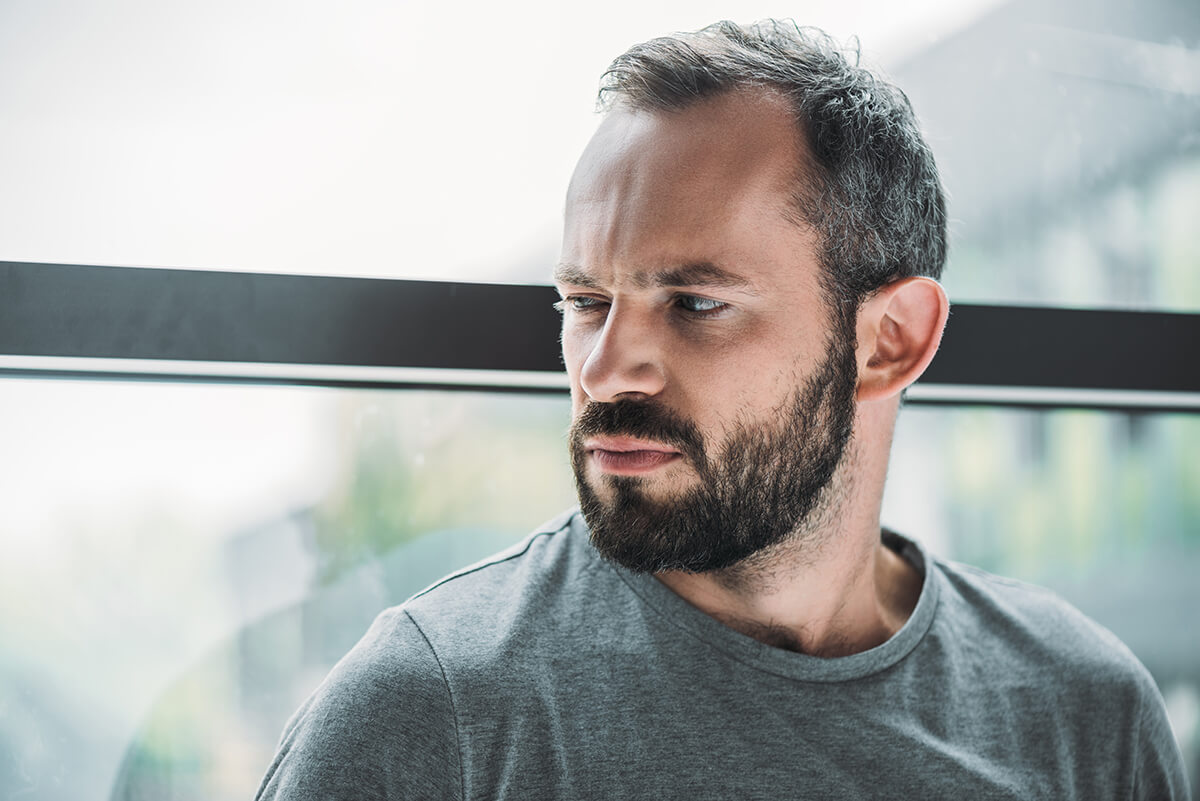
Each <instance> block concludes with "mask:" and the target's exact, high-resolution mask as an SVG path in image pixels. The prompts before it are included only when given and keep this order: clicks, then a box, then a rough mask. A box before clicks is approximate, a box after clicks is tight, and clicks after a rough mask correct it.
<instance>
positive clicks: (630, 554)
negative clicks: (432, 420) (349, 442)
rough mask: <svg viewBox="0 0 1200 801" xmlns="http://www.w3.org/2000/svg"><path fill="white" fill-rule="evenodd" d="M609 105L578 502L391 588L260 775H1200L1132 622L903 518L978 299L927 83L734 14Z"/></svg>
mask: <svg viewBox="0 0 1200 801" xmlns="http://www.w3.org/2000/svg"><path fill="white" fill-rule="evenodd" d="M601 97H602V101H603V103H604V106H605V108H606V109H607V115H606V117H605V119H604V121H603V123H602V124H601V126H600V128H599V130H598V131H597V133H596V135H595V136H594V137H593V139H592V141H591V143H590V144H589V145H588V147H587V149H586V151H585V152H584V154H583V157H582V159H581V160H580V163H579V166H578V167H577V169H576V172H575V174H574V177H573V178H572V181H571V185H570V188H569V191H568V198H567V206H566V224H565V231H564V242H563V255H562V261H561V263H560V264H559V266H558V267H557V270H556V274H555V280H556V283H557V285H558V288H559V290H560V293H561V295H562V298H563V299H562V302H561V303H560V307H561V310H562V312H563V329H562V345H563V356H564V360H565V362H566V365H567V372H568V374H569V377H570V383H571V397H572V410H573V423H572V427H571V434H570V449H571V456H572V463H573V466H574V470H575V476H576V482H577V486H578V490H579V497H580V502H581V510H582V512H581V513H579V512H576V513H568V514H566V515H564V516H562V517H560V518H558V519H557V520H555V521H552V522H551V523H549V524H547V525H546V526H545V527H543V528H542V529H541V530H539V531H538V532H536V533H535V534H533V535H532V536H531V537H530V538H529V539H527V540H525V541H524V542H522V543H521V544H519V545H518V546H516V547H514V548H513V549H511V550H509V551H508V552H506V553H503V554H500V555H498V556H497V557H495V558H493V559H491V560H488V561H486V562H484V563H482V564H479V565H475V566H474V567H471V568H468V569H466V570H464V571H462V572H460V573H458V574H455V575H454V576H451V577H449V578H447V579H445V580H443V581H442V582H439V583H438V584H436V585H434V586H433V587H432V588H430V589H428V590H426V591H425V592H423V593H421V594H419V595H418V596H416V597H415V598H413V599H411V600H410V601H408V602H407V603H405V604H404V605H402V606H400V607H398V608H396V609H393V610H389V611H387V612H385V613H384V614H383V615H381V616H380V618H379V619H378V620H377V621H376V623H375V625H374V626H373V627H372V629H371V631H370V632H368V634H367V635H366V637H365V638H364V639H363V640H362V642H361V643H360V644H359V645H358V646H357V647H356V648H355V649H354V651H352V652H351V653H350V654H349V655H348V656H347V657H346V658H345V659H344V660H343V661H342V662H341V663H340V664H339V665H338V667H337V668H336V669H335V670H334V671H333V673H332V674H331V675H330V677H329V678H328V679H327V681H326V682H325V683H324V684H323V685H322V687H321V688H320V689H318V691H317V692H316V693H315V694H314V696H313V697H312V698H311V699H310V700H309V701H308V702H307V703H306V704H305V706H304V707H302V708H301V710H300V711H299V712H298V713H297V714H296V716H295V717H294V718H293V720H292V721H291V722H290V723H289V725H288V728H287V730H286V732H285V734H284V738H283V741H282V743H281V746H280V751H279V754H278V755H277V757H276V760H275V762H274V764H273V765H272V766H271V768H270V771H269V772H268V774H267V776H266V778H265V779H264V782H263V786H262V789H261V791H260V794H259V797H260V798H264V799H265V798H288V799H325V798H339V799H342V798H364V799H365V798H372V799H374V798H379V799H383V798H388V799H392V798H413V799H417V798H421V799H428V798H456V799H457V798H463V799H500V798H503V799H538V798H563V799H593V798H594V799H611V798H654V799H659V798H686V799H691V798H713V799H727V798H738V799H780V798H839V799H841V798H906V799H907V798H959V797H966V798H986V799H992V798H1011V799H1019V798H1022V799H1023V798H1054V799H1067V798H1078V799H1089V801H1092V800H1094V799H1102V798H1145V799H1151V798H1153V799H1162V798H1184V797H1186V794H1187V789H1186V787H1185V786H1184V778H1183V772H1182V767H1181V760H1180V757H1179V753H1178V750H1177V748H1176V746H1175V743H1174V740H1173V738H1172V735H1171V732H1170V729H1169V727H1168V723H1167V719H1166V715H1165V712H1164V708H1163V703H1162V700H1161V698H1160V696H1159V695H1158V692H1157V690H1156V689H1155V687H1154V683H1153V681H1152V680H1151V678H1150V677H1149V675H1148V674H1147V672H1146V671H1145V669H1144V668H1143V667H1142V666H1141V665H1140V664H1139V663H1138V662H1137V661H1136V659H1134V657H1133V656H1132V655H1131V654H1130V653H1129V652H1128V651H1127V650H1126V649H1125V648H1124V647H1123V646H1122V645H1121V644H1120V643H1118V642H1117V641H1116V640H1115V639H1114V638H1113V637H1112V636H1111V635H1110V634H1108V633H1107V632H1105V631H1104V630H1102V629H1100V628H1099V627H1098V626H1096V625H1095V624H1094V623H1092V622H1090V621H1089V620H1087V619H1086V618H1084V617H1083V616H1082V615H1080V614H1079V613H1078V612H1076V611H1074V610H1073V609H1071V608H1069V607H1068V606H1066V605H1065V604H1064V603H1062V602H1061V601H1059V600H1057V599H1056V598H1055V597H1053V596H1052V595H1050V594H1049V593H1046V592H1044V591H1042V590H1039V589H1036V588H1033V587H1028V586H1025V585H1021V584H1018V583H1015V582H1011V581H1006V580H1003V579H998V578H995V577H991V576H988V575H986V574H983V573H981V572H978V571H975V570H972V569H970V568H967V567H963V566H960V565H952V564H948V563H944V562H942V561H940V560H938V559H937V558H935V557H933V556H931V555H930V554H928V553H926V552H925V551H924V550H923V549H922V548H921V547H920V546H919V545H917V544H916V543H914V542H911V541H908V540H906V539H904V538H902V537H900V536H899V535H897V534H894V533H891V532H889V531H886V530H881V527H880V521H879V511H880V503H881V498H882V494H883V486H884V478H885V473H886V468H887V460H888V450H889V447H890V441H891V436H892V430H893V426H894V423H895V418H896V414H897V411H898V408H899V403H900V396H901V393H902V392H903V390H904V389H905V387H907V386H908V385H909V384H911V383H912V382H913V381H914V380H916V378H917V377H918V376H919V375H920V374H921V372H922V371H923V370H924V369H925V367H926V365H928V364H929V362H930V360H931V359H932V358H933V355H934V352H935V350H936V349H937V346H938V342H939V340H940V337H941V332H942V327H943V324H944V323H945V320H946V315H947V308H948V306H947V301H946V296H945V294H944V292H943V291H942V289H941V287H940V286H939V285H938V283H937V282H936V279H937V277H938V276H939V274H940V271H941V268H942V263H943V261H944V254H945V212H944V205H943V201H942V193H941V189H940V186H939V182H938V178H937V173H936V170H935V167H934V164H933V159H932V156H931V155H930V152H929V150H928V148H927V147H926V145H925V143H924V142H923V141H922V139H921V137H920V135H919V133H918V130H917V127H916V123H915V121H914V119H913V116H912V113H911V111H910V109H909V106H908V103H907V100H906V99H905V98H904V96H903V94H901V93H900V92H899V91H898V90H897V89H895V88H894V87H892V86H890V85H888V84H887V83H884V82H882V81H880V80H879V79H877V78H875V77H873V76H872V75H871V74H870V73H868V72H866V71H865V70H863V69H860V68H858V67H856V66H854V65H852V64H849V63H847V61H846V60H845V59H844V58H843V56H842V55H841V54H840V53H839V52H838V51H837V49H836V48H835V47H834V46H833V45H832V43H831V42H830V41H829V40H827V39H826V38H825V37H824V36H823V35H821V34H819V33H815V32H812V31H799V30H797V29H796V28H795V27H794V26H788V25H784V24H777V23H765V24H759V25H756V26H750V27H746V28H742V27H738V26H735V25H732V24H730V23H721V24H718V25H716V26H713V27H711V28H708V29H705V30H703V31H700V32H698V33H696V34H690V35H679V36H675V37H672V38H668V39H660V40H655V41H652V42H648V43H646V44H644V45H639V46H636V47H634V48H633V49H631V50H630V51H629V52H628V53H626V54H625V55H623V56H621V57H620V58H618V59H617V60H616V62H614V64H613V65H612V67H611V68H610V70H609V71H608V73H607V74H606V76H605V83H604V88H603V89H602V91H601Z"/></svg>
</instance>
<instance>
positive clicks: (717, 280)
mask: <svg viewBox="0 0 1200 801" xmlns="http://www.w3.org/2000/svg"><path fill="white" fill-rule="evenodd" d="M554 280H555V282H557V283H560V284H570V285H572V286H581V287H584V288H585V289H600V284H599V283H598V282H597V281H596V279H595V278H594V277H592V275H591V274H590V273H588V272H587V271H586V270H584V269H583V268H582V267H579V266H577V265H574V264H559V265H558V266H557V267H555V268H554ZM635 285H636V286H637V287H638V288H639V289H649V288H650V287H693V286H694V287H721V288H724V289H740V290H742V291H744V292H750V293H755V290H754V285H753V284H751V283H750V281H748V280H747V279H745V278H743V277H742V276H740V275H737V274H735V273H731V272H729V271H728V270H726V269H724V268H722V267H718V266H717V265H715V264H713V263H712V262H707V261H701V262H695V263H693V264H684V265H681V266H679V267H670V268H668V269H665V270H657V271H655V272H652V273H648V274H646V275H639V276H638V277H637V278H636V279H635ZM755 294H757V293H755Z"/></svg>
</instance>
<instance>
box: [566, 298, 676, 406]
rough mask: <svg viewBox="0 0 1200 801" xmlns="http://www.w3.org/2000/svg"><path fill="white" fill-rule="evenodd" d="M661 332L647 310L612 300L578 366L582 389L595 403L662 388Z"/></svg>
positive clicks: (644, 394) (650, 393)
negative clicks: (640, 309) (589, 350)
mask: <svg viewBox="0 0 1200 801" xmlns="http://www.w3.org/2000/svg"><path fill="white" fill-rule="evenodd" d="M661 334H662V332H661V330H660V328H659V326H657V325H656V324H655V321H654V320H653V319H652V315H651V314H650V313H649V312H642V311H636V310H634V309H632V308H628V307H626V308H622V307H621V306H620V304H619V303H615V304H613V306H612V308H610V309H609V313H608V317H607V318H606V319H605V321H604V328H603V330H602V331H601V332H600V334H599V336H598V337H597V338H596V339H595V340H594V342H593V345H592V349H591V352H590V353H589V354H588V356H587V358H586V359H585V360H584V363H583V367H582V369H581V370H580V373H579V383H580V386H581V387H582V388H583V391H584V392H585V393H586V394H587V396H588V397H589V398H591V399H592V400H594V401H596V402H598V403H612V402H613V401H617V400H636V399H639V398H648V397H652V396H654V395H657V394H658V393H660V392H662V390H663V388H664V386H665V385H666V370H665V365H664V364H663V353H662V345H661V342H660V338H661Z"/></svg>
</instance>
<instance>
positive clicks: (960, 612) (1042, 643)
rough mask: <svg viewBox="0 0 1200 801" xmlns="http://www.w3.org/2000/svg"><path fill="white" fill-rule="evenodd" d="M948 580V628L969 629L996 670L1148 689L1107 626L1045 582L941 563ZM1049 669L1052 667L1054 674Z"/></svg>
mask: <svg viewBox="0 0 1200 801" xmlns="http://www.w3.org/2000/svg"><path fill="white" fill-rule="evenodd" d="M936 564H937V569H938V570H939V571H940V572H941V574H942V576H943V577H944V578H945V579H946V581H945V585H944V588H943V591H942V598H941V602H940V604H939V606H940V607H941V617H942V618H943V620H942V621H941V622H942V625H943V627H948V628H949V629H951V630H952V631H955V633H956V634H965V633H969V634H970V635H971V637H972V639H973V640H974V644H973V647H976V648H978V649H980V650H981V651H982V652H983V653H985V654H986V655H987V658H988V659H989V660H991V661H992V663H993V664H994V666H995V668H996V669H998V670H1000V669H1005V668H1007V669H1008V670H1011V671H1013V674H1012V675H1013V677H1014V679H1019V678H1021V677H1023V676H1025V675H1026V674H1028V675H1036V676H1038V677H1040V681H1041V682H1045V681H1047V680H1053V679H1056V678H1057V679H1061V680H1063V681H1070V682H1077V681H1079V680H1080V679H1084V680H1086V681H1087V682H1089V683H1092V684H1093V685H1106V686H1108V687H1113V686H1116V685H1120V686H1123V687H1125V688H1127V689H1131V690H1134V691H1139V692H1140V691H1143V690H1146V689H1149V688H1150V687H1152V686H1153V680H1152V679H1151V678H1150V675H1149V673H1148V672H1147V671H1146V669H1145V667H1144V666H1143V665H1142V664H1141V662H1139V661H1138V659H1137V657H1135V656H1134V655H1133V653H1132V652H1131V651H1130V650H1129V648H1128V647H1126V646H1125V644H1124V643H1123V642H1121V640H1120V639H1118V638H1117V636H1116V635H1114V634H1113V633H1112V632H1110V631H1109V630H1108V629H1106V628H1104V627H1103V626H1101V625H1100V624H1099V623H1097V622H1096V621H1094V620H1092V619H1091V618H1090V617H1088V616H1087V615H1085V614H1084V613H1083V612H1081V611H1080V610H1079V609H1077V608H1075V607H1074V606H1073V605H1071V604H1070V603H1069V602H1067V601H1066V600H1065V599H1063V598H1062V597H1061V596H1059V595H1058V594H1057V593H1055V592H1054V591H1052V590H1049V589H1047V588H1045V587H1041V586H1038V585H1036V584H1031V583H1028V582H1025V581H1020V580H1017V579H1012V578H1007V577H1004V576H998V575H994V574H992V573H989V572H987V571H985V570H981V569H979V568H977V567H973V566H971V565H965V564H961V563H957V562H952V561H946V560H937V562H936ZM1048 671H1050V672H1048Z"/></svg>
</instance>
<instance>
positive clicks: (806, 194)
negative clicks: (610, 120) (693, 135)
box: [599, 20, 946, 330]
mask: <svg viewBox="0 0 1200 801" xmlns="http://www.w3.org/2000/svg"><path fill="white" fill-rule="evenodd" d="M850 56H851V57H852V58H848V57H847V55H846V54H845V53H844V52H843V51H842V49H841V47H840V46H839V45H838V44H837V43H836V42H835V41H834V40H833V39H832V38H830V37H829V36H828V35H826V34H825V33H824V32H822V31H820V30H817V29H815V28H801V27H799V26H797V25H796V24H795V23H793V22H781V21H777V20H766V21H763V22H758V23H755V24H753V25H747V26H742V25H737V24H735V23H732V22H728V21H725V22H718V23H716V24H714V25H710V26H708V27H707V28H704V29H702V30H699V31H696V32H694V33H680V34H675V35H673V36H668V37H663V38H659V39H653V40H651V41H649V42H645V43H644V44H639V45H634V46H633V47H632V48H630V49H629V51H628V52H626V53H625V54H623V55H621V56H619V57H618V58H617V59H616V60H615V61H613V63H612V64H611V66H609V68H608V71H607V72H605V73H604V77H603V78H602V79H601V86H600V95H599V104H600V107H601V109H605V110H607V109H611V108H612V107H613V106H614V105H616V104H618V103H624V104H627V105H628V106H629V107H631V108H634V109H640V110H662V111H669V110H681V109H684V108H686V107H689V106H691V105H693V104H695V103H697V102H700V101H702V100H705V99H708V98H712V97H715V96H717V95H720V94H723V93H726V92H730V91H734V90H739V89H753V88H764V89H768V90H771V91H775V92H778V93H781V94H782V95H783V96H784V97H786V98H787V99H788V101H789V102H790V104H791V107H792V110H793V114H794V117H795V120H796V125H797V127H798V130H799V134H800V136H801V137H802V141H803V142H805V143H806V144H807V146H808V147H807V149H808V151H809V152H808V154H807V156H806V159H805V161H806V162H807V163H805V164H800V165H797V189H796V192H795V195H794V198H793V200H794V203H793V211H794V213H795V214H796V215H797V218H798V222H802V223H806V224H808V225H810V226H812V228H813V229H814V230H815V231H816V232H817V235H818V236H819V237H820V241H821V245H820V247H821V259H822V262H823V267H824V273H823V282H822V283H823V285H824V288H825V290H826V292H827V293H828V294H829V295H830V300H831V301H832V302H833V305H834V309H835V310H839V309H840V311H841V318H842V322H844V323H848V322H850V321H849V320H848V319H847V313H853V312H857V309H858V307H859V305H860V304H861V303H862V301H863V300H864V299H865V298H866V297H867V296H868V295H870V294H871V293H872V292H874V291H875V290H877V289H879V288H880V287H882V286H884V285H886V284H888V283H890V282H891V281H894V280H896V279H899V278H903V277H907V276H916V275H924V276H930V277H932V278H938V277H940V276H941V273H942V266H943V264H944V263H945V260H946V207H945V200H944V197H943V194H942V187H941V183H940V181H939V179H938V173H937V167H936V165H935V164H934V161H933V153H932V152H931V151H930V149H929V146H928V145H927V144H926V143H925V140H924V138H923V137H922V135H921V132H920V130H919V128H918V125H917V121H916V118H915V116H914V115H913V111H912V106H911V105H910V104H909V102H908V98H907V97H906V96H905V94H904V93H903V92H902V91H900V89H898V88H897V87H895V86H894V85H892V84H890V83H888V82H887V81H885V80H883V79H882V78H879V77H877V76H875V75H873V74H872V73H871V72H869V71H868V70H867V69H865V68H864V67H861V66H859V52H858V49H857V46H856V47H855V48H854V49H852V50H851V51H850ZM849 316H852V314H851V315H849ZM851 330H852V329H851Z"/></svg>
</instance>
